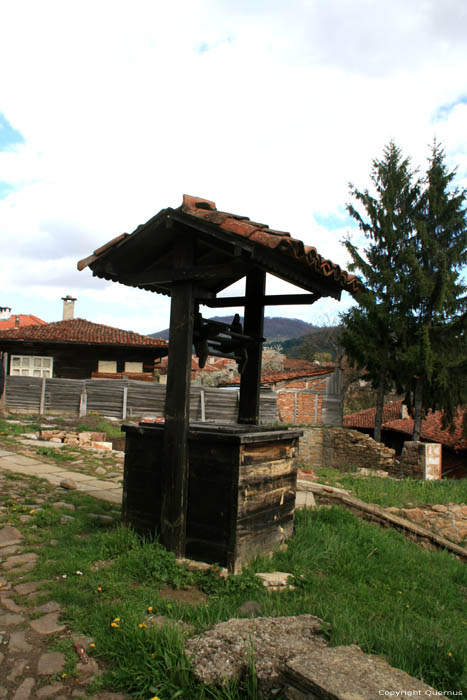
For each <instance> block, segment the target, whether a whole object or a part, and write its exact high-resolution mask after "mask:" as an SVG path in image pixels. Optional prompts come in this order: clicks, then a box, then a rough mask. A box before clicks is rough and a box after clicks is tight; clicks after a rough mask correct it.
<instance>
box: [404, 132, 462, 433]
mask: <svg viewBox="0 0 467 700" xmlns="http://www.w3.org/2000/svg"><path fill="white" fill-rule="evenodd" d="M454 178H455V171H449V170H448V168H447V166H446V164H445V155H444V151H443V150H442V148H441V147H440V146H439V145H438V144H437V143H436V142H435V143H434V145H433V147H432V152H431V157H430V159H429V167H428V170H427V173H426V178H425V180H424V189H423V192H422V194H421V198H420V205H421V206H420V207H419V210H418V213H417V218H416V230H415V235H414V237H413V239H412V249H411V255H412V257H411V259H410V262H409V266H410V268H411V274H410V276H409V277H408V280H407V284H408V287H409V289H410V294H409V297H410V299H411V309H410V315H409V324H408V333H407V336H406V343H405V345H406V347H405V351H404V353H403V354H402V355H401V356H400V361H401V367H402V376H403V382H402V383H401V385H402V384H403V387H402V386H401V388H404V389H405V392H406V397H407V402H408V404H409V407H411V408H412V410H413V413H414V433H413V439H414V440H419V439H420V434H421V421H422V417H423V415H424V413H425V412H426V411H427V410H428V409H430V408H431V409H433V410H435V409H440V410H442V411H443V412H444V421H445V425H448V424H449V425H450V426H451V427H453V421H454V418H455V417H456V415H457V409H458V406H461V405H462V404H465V403H466V402H467V377H466V372H465V370H466V367H467V333H466V329H467V313H466V312H467V297H466V292H467V287H466V285H465V284H463V282H462V279H461V271H462V267H463V266H465V264H466V263H467V221H466V197H467V194H466V190H461V189H458V188H453V186H452V184H453V180H454Z"/></svg>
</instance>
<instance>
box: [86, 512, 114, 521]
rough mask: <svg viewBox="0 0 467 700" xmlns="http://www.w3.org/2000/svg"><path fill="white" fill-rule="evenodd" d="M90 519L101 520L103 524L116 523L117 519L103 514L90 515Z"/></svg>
mask: <svg viewBox="0 0 467 700" xmlns="http://www.w3.org/2000/svg"><path fill="white" fill-rule="evenodd" d="M88 515H89V517H90V518H95V519H96V520H100V522H101V523H114V522H115V519H114V518H113V517H112V516H111V515H104V514H103V513H88Z"/></svg>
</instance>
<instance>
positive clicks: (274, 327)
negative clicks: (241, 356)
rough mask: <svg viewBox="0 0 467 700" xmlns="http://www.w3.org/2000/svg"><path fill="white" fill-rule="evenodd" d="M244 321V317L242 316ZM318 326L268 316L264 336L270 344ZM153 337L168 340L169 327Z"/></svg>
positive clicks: (226, 320)
mask: <svg viewBox="0 0 467 700" xmlns="http://www.w3.org/2000/svg"><path fill="white" fill-rule="evenodd" d="M232 319H233V316H212V320H213V321H221V322H222V323H231V322H232ZM240 319H241V321H242V323H243V317H242V316H241V317H240ZM314 328H316V326H314V325H313V324H312V323H306V322H305V321H300V319H298V318H282V317H281V316H273V317H271V316H266V317H265V319H264V336H265V338H266V341H267V343H268V344H271V343H276V342H280V341H284V340H289V339H291V338H299V337H301V336H304V335H307V334H308V333H311V331H312V330H313V329H314ZM150 337H151V338H163V339H164V340H168V338H169V329H168V328H166V329H165V330H163V331H157V333H151V334H150Z"/></svg>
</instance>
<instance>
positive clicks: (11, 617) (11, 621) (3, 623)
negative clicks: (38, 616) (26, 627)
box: [0, 613, 24, 628]
mask: <svg viewBox="0 0 467 700" xmlns="http://www.w3.org/2000/svg"><path fill="white" fill-rule="evenodd" d="M22 622H24V617H23V616H22V615H17V614H16V613H5V614H3V615H0V628H1V627H15V626H16V625H20V624H21V623H22Z"/></svg>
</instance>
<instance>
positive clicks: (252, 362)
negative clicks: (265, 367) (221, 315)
mask: <svg viewBox="0 0 467 700" xmlns="http://www.w3.org/2000/svg"><path fill="white" fill-rule="evenodd" d="M265 289H266V273H265V272H264V270H260V269H259V268H255V269H254V270H252V271H251V272H249V273H248V274H247V276H246V288H245V322H244V332H245V334H246V335H252V336H259V337H262V335H263V329H264V292H265ZM262 351H263V344H262V343H260V342H258V343H255V344H254V345H250V346H249V347H248V361H247V363H246V367H245V369H244V371H243V374H242V376H241V378H240V402H239V407H238V422H239V423H247V424H250V425H258V422H259V390H260V384H261V356H262Z"/></svg>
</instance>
